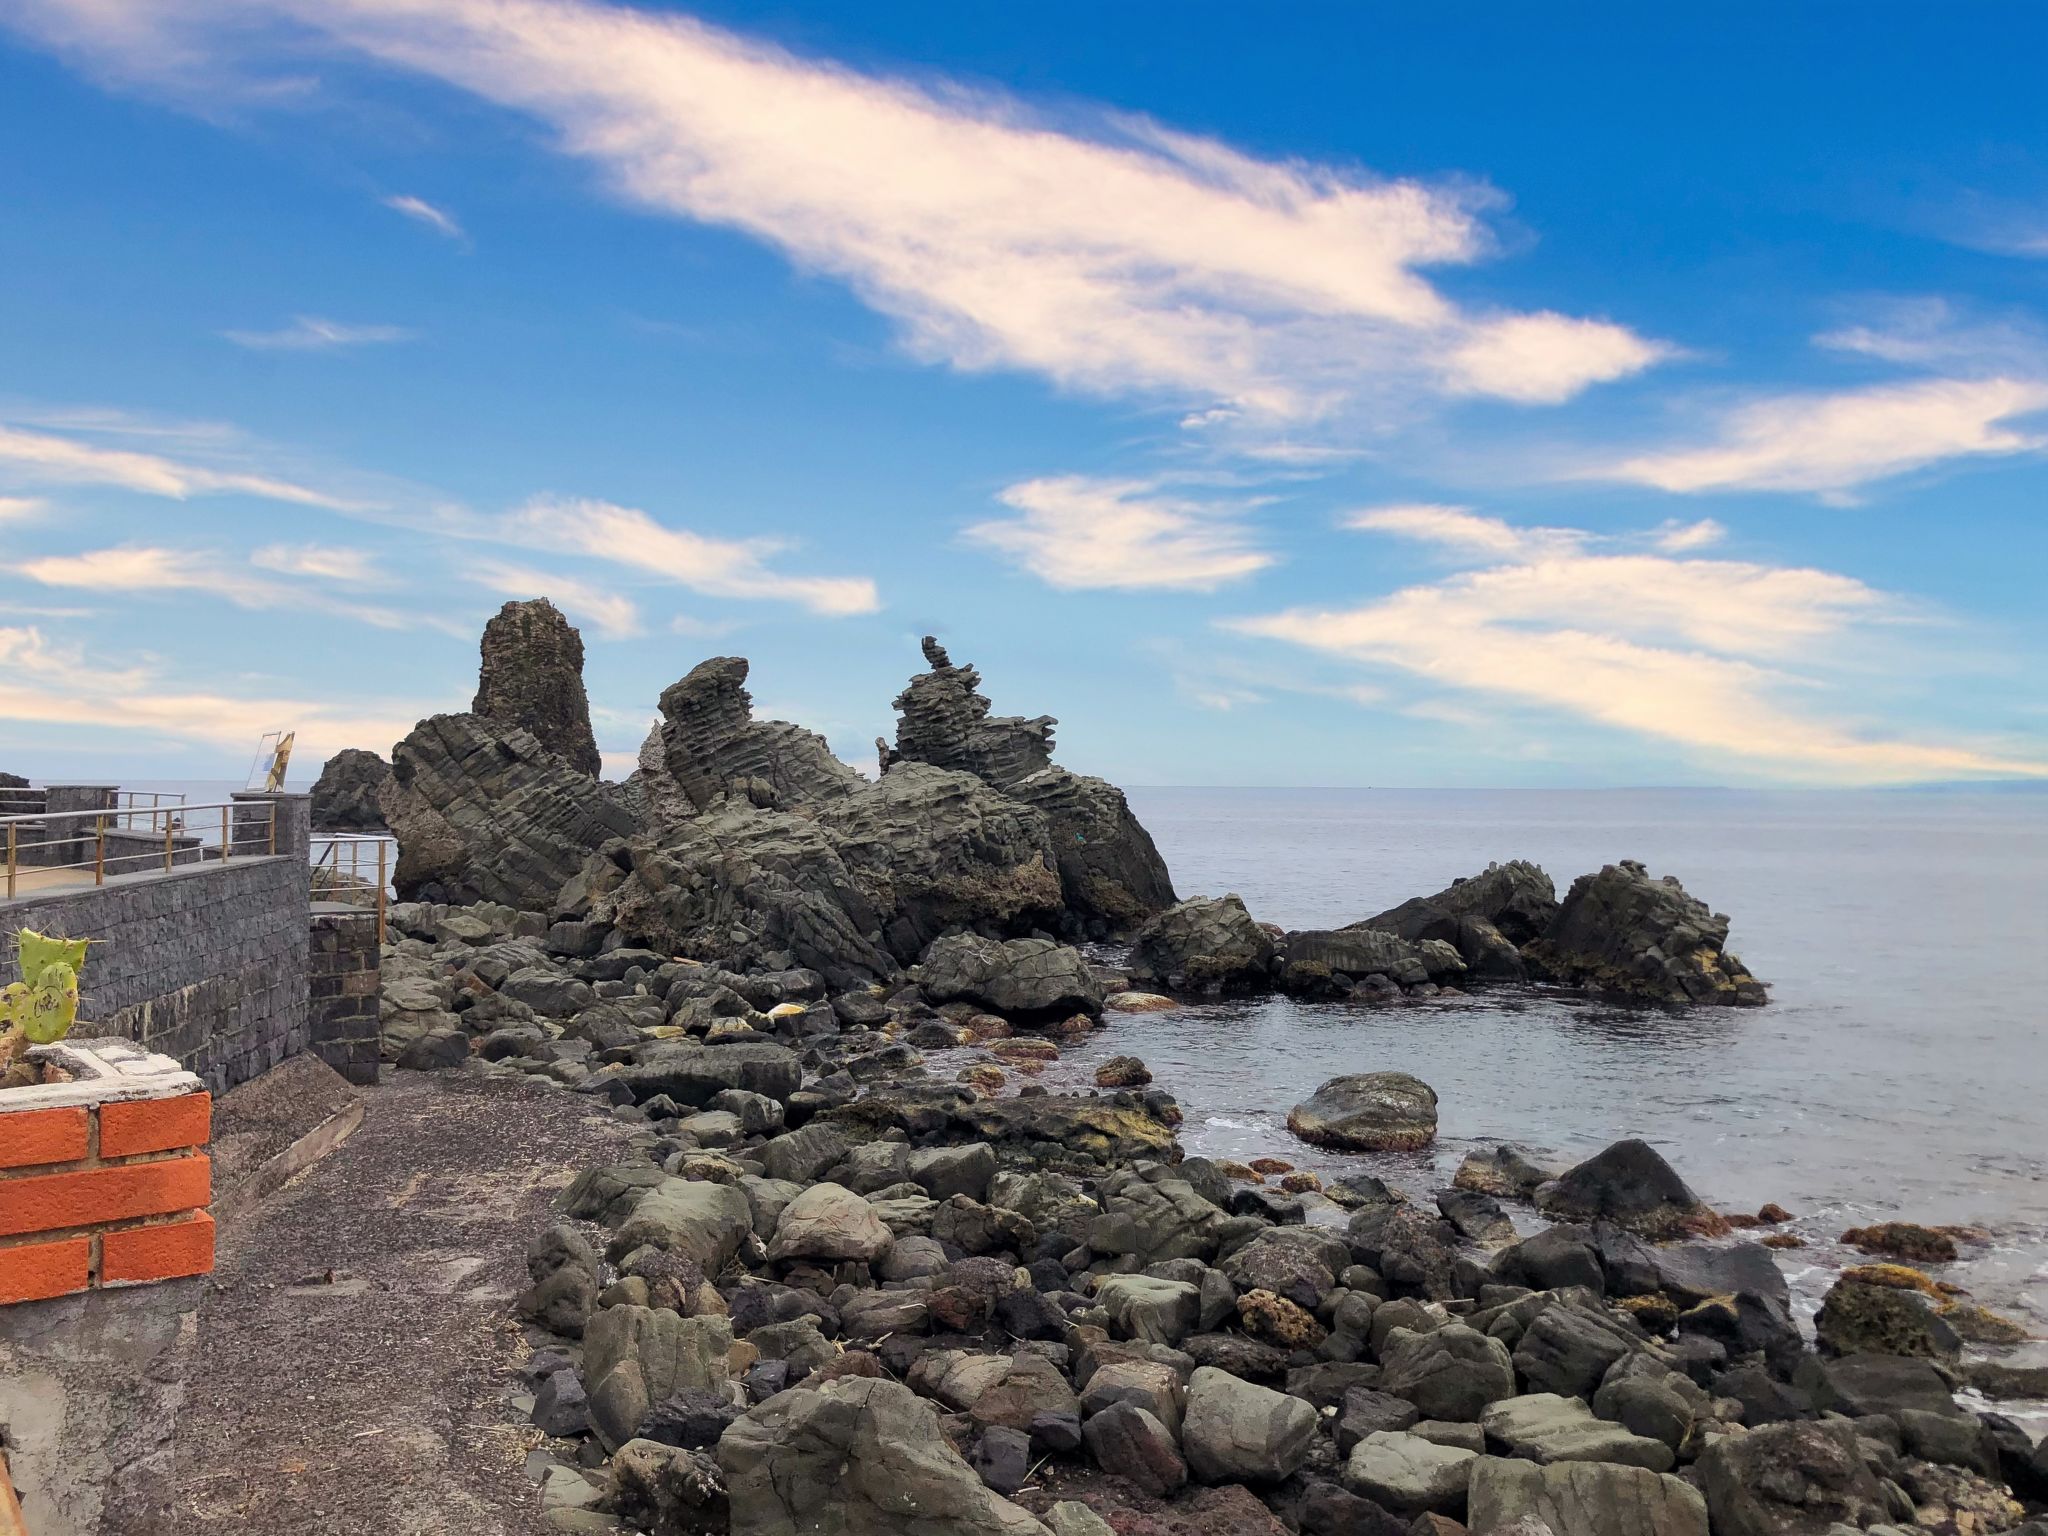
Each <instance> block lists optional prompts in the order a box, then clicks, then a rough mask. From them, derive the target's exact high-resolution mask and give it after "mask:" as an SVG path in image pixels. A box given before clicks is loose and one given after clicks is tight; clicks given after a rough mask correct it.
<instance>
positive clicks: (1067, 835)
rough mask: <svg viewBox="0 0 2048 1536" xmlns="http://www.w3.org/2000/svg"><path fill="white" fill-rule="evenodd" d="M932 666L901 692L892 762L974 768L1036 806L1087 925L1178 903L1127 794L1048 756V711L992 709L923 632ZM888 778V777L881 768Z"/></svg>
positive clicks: (1117, 926) (1067, 894)
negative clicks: (1027, 715) (1029, 714)
mask: <svg viewBox="0 0 2048 1536" xmlns="http://www.w3.org/2000/svg"><path fill="white" fill-rule="evenodd" d="M924 655H925V660H926V661H927V662H928V663H929V664H930V666H931V670H930V671H929V672H924V673H921V674H919V675H918V676H916V677H914V678H912V679H911V680H910V686H909V687H907V688H905V689H904V690H903V692H902V694H900V695H899V696H898V697H897V700H896V709H897V712H898V715H897V723H896V746H895V749H894V750H893V751H891V752H887V753H885V754H884V756H885V759H886V760H887V763H888V764H891V765H893V764H895V763H899V762H909V763H931V764H933V765H935V766H937V767H940V768H953V769H958V770H961V771H963V772H966V773H971V774H973V775H974V776H975V777H976V778H978V779H980V780H982V781H983V782H984V783H986V784H989V785H991V786H993V787H994V788H996V789H998V790H1000V791H1001V792H1002V793H1004V794H1005V795H1008V796H1010V797H1011V798H1012V799H1015V800H1019V801H1022V802H1023V803H1024V804H1026V805H1028V806H1030V807H1032V808H1033V809H1034V810H1036V811H1038V812H1039V813H1040V814H1041V815H1043V816H1044V817H1045V819H1046V822H1047V823H1048V825H1049V826H1050V827H1051V830H1052V843H1053V850H1054V854H1055V857H1056V859H1057V869H1058V875H1059V881H1060V885H1061V888H1062V890H1063V892H1064V904H1065V906H1066V908H1067V909H1068V911H1069V912H1070V913H1072V914H1073V915H1075V916H1076V917H1078V918H1079V919H1081V925H1082V926H1083V927H1084V928H1085V929H1089V930H1092V931H1096V932H1103V933H1123V932H1128V931H1129V930H1130V929H1131V928H1132V927H1134V926H1135V925H1136V924H1138V923H1139V922H1141V921H1143V920H1144V919H1145V918H1147V917H1150V916H1151V915H1152V914H1153V913H1155V912H1159V911H1162V910H1164V909H1165V908H1167V907H1169V906H1171V905H1172V904H1173V883H1172V881H1171V880H1170V879H1169V878H1168V877H1167V873H1166V864H1165V861H1164V860H1162V859H1161V858H1160V857H1159V850H1158V849H1157V848H1155V847H1154V846H1153V844H1152V839H1151V837H1150V835H1149V834H1147V832H1146V831H1145V829H1144V828H1143V827H1142V826H1140V825H1139V824H1138V819H1137V817H1135V816H1133V815H1132V814H1131V809H1130V805H1129V803H1128V802H1127V801H1126V800H1125V799H1124V794H1123V791H1122V790H1120V789H1118V788H1117V787H1116V786H1115V785H1113V784H1110V783H1107V782H1105V781H1104V780H1102V779H1097V778H1091V777H1089V776H1088V775H1086V774H1078V773H1072V772H1069V771H1068V770H1067V769H1065V768H1062V767H1059V766H1058V765H1057V764H1055V763H1054V762H1053V761H1052V728H1053V726H1054V725H1055V724H1056V723H1057V722H1056V721H1054V720H1053V719H1052V718H1051V717H1050V716H1047V715H1040V716H1038V717H1037V718H1036V719H1030V720H1027V719H1023V718H1021V717H1018V716H1014V715H991V714H990V713H989V709H990V704H989V701H988V700H987V699H986V698H984V697H983V696H982V695H981V694H980V693H978V692H977V691H976V690H977V689H978V688H979V687H980V686H981V677H980V674H979V673H977V672H976V671H975V670H974V668H973V667H965V666H963V667H956V666H954V665H953V664H952V661H951V659H950V658H949V657H948V656H947V655H946V652H945V649H944V647H942V646H941V645H940V644H939V643H938V642H937V641H936V640H934V639H932V638H931V637H930V636H927V637H926V638H925V641H924ZM884 777H885V778H886V777H887V774H884Z"/></svg>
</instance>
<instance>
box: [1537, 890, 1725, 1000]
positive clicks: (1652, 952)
mask: <svg viewBox="0 0 2048 1536" xmlns="http://www.w3.org/2000/svg"><path fill="white" fill-rule="evenodd" d="M1727 942H1728V919H1727V918H1725V917H1723V916H1721V915H1720V914H1719V913H1717V912H1711V911H1709V910H1708V909H1707V905H1706V903H1705V902H1703V901H1700V900H1698V899H1697V898H1695V897H1692V896H1688V895H1687V894H1686V892H1685V888H1684V887H1683V886H1681V885H1680V884H1679V883H1678V881H1677V880H1676V879H1675V878H1674V877H1672V876H1670V875H1666V876H1664V878H1662V879H1661V880H1658V879H1652V878H1651V877H1650V874H1649V871H1647V870H1646V869H1644V868H1643V866H1642V865H1641V864H1638V863H1637V862H1636V861H1635V860H1633V859H1623V860H1622V861H1621V862H1620V863H1619V864H1610V865H1608V866H1607V867H1606V868H1605V869H1603V870H1601V871H1600V872H1599V873H1598V874H1593V875H1581V876H1580V877H1579V878H1578V879H1577V880H1574V881H1573V882H1572V888H1571V890H1570V891H1569V892H1567V893H1566V895H1565V899H1564V904H1563V905H1562V906H1561V907H1559V908H1558V912H1557V916H1556V917H1555V918H1554V919H1552V920H1551V922H1550V924H1549V926H1548V927H1547V928H1546V929H1545V930H1544V932H1543V934H1542V936H1541V937H1540V938H1538V939H1536V940H1535V941H1534V942H1533V943H1531V944H1530V945H1528V947H1527V948H1526V949H1525V950H1524V952H1523V953H1524V955H1525V957H1526V958H1527V959H1528V960H1529V962H1530V963H1531V964H1532V965H1533V966H1535V967H1536V968H1537V970H1538V972H1539V974H1541V975H1543V976H1544V977H1546V978H1548V979H1550V980H1553V981H1558V982H1562V983H1564V984H1565V985H1567V986H1584V987H1592V988H1594V989H1596V990H1598V991H1601V992H1606V993H1610V994H1613V995H1616V996H1622V997H1632V998H1639V999H1641V1000H1643V1001H1646V1002H1675V1003H1733V1004H1745V1005H1747V1004H1758V1003H1762V1002H1763V1001H1765V994H1764V987H1763V983H1762V982H1760V981H1758V980H1757V979H1756V978H1755V977H1754V976H1752V975H1751V974H1750V973H1749V969H1748V967H1746V966H1744V965H1743V963H1742V962H1741V961H1740V960H1738V959H1736V958H1735V956H1733V955H1731V954H1729V953H1728V951H1727V949H1726V947H1725V946H1726V945H1727Z"/></svg>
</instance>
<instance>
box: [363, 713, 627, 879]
mask: <svg viewBox="0 0 2048 1536" xmlns="http://www.w3.org/2000/svg"><path fill="white" fill-rule="evenodd" d="M379 804H380V806H381V807H382V810H383V813H384V824H385V825H386V826H388V827H389V828H390V829H391V831H392V833H393V834H394V835H395V836H396V837H397V839H398V867H397V870H396V871H395V873H394V875H393V877H392V878H393V884H394V885H395V886H396V888H397V890H398V894H399V897H400V899H401V900H405V901H452V902H469V901H497V902H503V903H505V904H506V905H508V906H512V907H518V908H521V909H523V910H525V911H529V912H546V911H548V910H549V909H550V908H552V907H553V905H554V902H555V896H556V893H557V892H558V891H560V890H561V888H562V886H563V885H564V883H566V882H567V881H568V880H570V879H571V878H572V877H573V876H575V875H576V874H578V872H580V871H581V870H582V868H583V866H584V864H585V862H586V861H587V860H588V859H589V858H590V857H591V855H592V854H594V853H596V852H597V851H598V849H600V848H601V847H603V846H604V845H605V844H606V843H607V842H609V841H610V840H611V839H613V838H621V837H628V836H630V835H632V834H633V833H635V832H637V831H638V830H639V828H640V823H639V817H638V816H637V815H636V814H635V812H634V810H633V808H632V803H631V799H630V797H628V796H627V795H626V794H625V793H624V792H623V791H621V790H620V789H619V788H618V787H617V786H614V785H608V784H602V783H598V782H595V781H593V780H592V779H591V778H590V776H589V775H588V774H586V773H584V772H582V771H581V770H579V769H576V768H573V767H571V766H570V765H569V764H568V763H566V762H565V761H564V760H563V759H562V758H561V757H560V756H558V755H557V754H556V753H554V752H551V751H549V750H547V749H546V748H545V747H543V746H542V745H541V743H540V742H539V741H537V740H536V739H535V738H534V737H533V735H532V734H531V733H529V732H527V731H525V730H522V729H519V728H518V727H516V726H507V725H501V724H498V723H496V722H493V721H490V720H486V719H484V718H482V717H481V716H478V715H434V716H432V717H430V718H429V719H426V720H422V721H421V722H420V723H419V724H418V725H416V726H414V727H413V730H412V734H411V735H409V736H407V737H406V738H405V740H403V741H401V742H400V743H398V745H397V746H396V747H394V748H392V751H391V778H390V781H389V782H388V783H387V784H386V785H385V786H384V789H383V791H382V792H381V794H380V796H379Z"/></svg>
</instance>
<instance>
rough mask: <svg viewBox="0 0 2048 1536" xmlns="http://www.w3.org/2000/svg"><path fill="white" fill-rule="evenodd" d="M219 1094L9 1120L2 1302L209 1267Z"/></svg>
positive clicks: (1, 1121) (0, 1201)
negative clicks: (211, 1147)
mask: <svg viewBox="0 0 2048 1536" xmlns="http://www.w3.org/2000/svg"><path fill="white" fill-rule="evenodd" d="M212 1117H213V1100H212V1096H211V1095H209V1094H205V1093H187V1094H179V1095H177V1096H176V1097H174V1098H167V1099H136V1100H122V1101H117V1102H114V1103H108V1104H99V1105H91V1106H84V1105H77V1106H67V1107H64V1108H56V1109H37V1110H26V1111H17V1112H15V1113H12V1114H10V1113H7V1112H6V1110H5V1108H4V1106H0V1306H4V1305H7V1304H10V1303H13V1302H18V1301H40V1300H43V1299H45V1298H48V1297H51V1296H64V1295H69V1294H70V1293H71V1292H73V1291H83V1290H87V1289H89V1288H91V1287H94V1286H113V1285H137V1284H141V1283H143V1282H146V1281H150V1280H171V1279H176V1278H177V1277H179V1276H182V1275H203V1274H206V1273H208V1272H209V1271H211V1270H212V1268H213V1218H212V1217H211V1216H209V1215H207V1213H206V1206H207V1203H208V1202H209V1200H210V1199H211V1198H212V1164H211V1163H210V1161H209V1160H208V1158H207V1156H206V1145H207V1139H208V1136H209V1135H210V1133H211V1128H212Z"/></svg>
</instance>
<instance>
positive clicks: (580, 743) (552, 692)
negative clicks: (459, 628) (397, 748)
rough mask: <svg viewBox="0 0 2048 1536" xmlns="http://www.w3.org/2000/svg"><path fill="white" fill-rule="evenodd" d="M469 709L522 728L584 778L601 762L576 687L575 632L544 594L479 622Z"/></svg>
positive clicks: (579, 642) (579, 658)
mask: <svg viewBox="0 0 2048 1536" xmlns="http://www.w3.org/2000/svg"><path fill="white" fill-rule="evenodd" d="M469 709H470V713H471V714H473V715H480V716H482V717H483V718H484V719H486V720H493V721H496V722H497V723H498V724H500V725H509V726H516V727H518V728H519V729H520V730H523V731H527V732H529V733H530V734H531V735H532V736H533V739H534V740H535V741H538V742H539V743H540V744H541V745H542V746H543V747H545V748H546V749H547V750H548V751H550V752H552V753H554V754H555V755H556V756H557V757H559V758H561V759H562V761H563V762H565V763H567V764H568V765H569V766H570V767H571V768H574V769H577V770H578V771H580V772H582V773H586V774H589V775H590V776H591V777H592V778H595V777H596V776H597V774H598V771H599V769H600V767H601V766H602V764H601V762H600V760H599V758H598V755H597V738H596V737H595V736H593V735H592V734H591V730H590V700H589V698H588V697H587V696H586V695H585V694H584V692H583V637H582V636H581V635H579V634H578V633H577V632H576V628H575V626H574V625H572V624H571V623H570V622H569V621H568V620H567V619H565V618H563V617H562V613H561V610H560V609H559V608H557V607H556V606H555V605H554V604H553V603H551V602H549V601H548V600H547V599H546V598H544V597H536V598H533V599H531V600H530V601H527V602H518V603H507V604H506V605H505V606H504V607H502V608H500V609H499V610H498V612H497V615H496V616H495V617H494V618H493V619H492V620H491V621H490V623H488V624H486V625H485V626H484V638H483V669H482V671H481V673H480V674H479V676H478V678H477V686H476V702H475V703H473V704H471V705H470V706H469Z"/></svg>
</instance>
